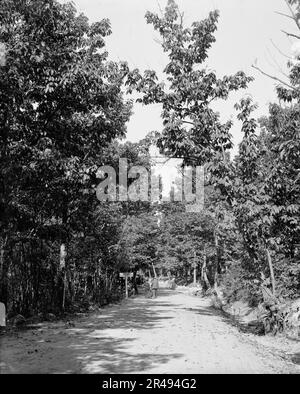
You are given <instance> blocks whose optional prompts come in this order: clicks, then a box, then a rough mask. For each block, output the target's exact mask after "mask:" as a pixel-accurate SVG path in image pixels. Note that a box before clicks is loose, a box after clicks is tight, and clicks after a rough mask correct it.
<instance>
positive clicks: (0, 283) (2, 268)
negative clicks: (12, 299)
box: [0, 237, 9, 310]
mask: <svg viewBox="0 0 300 394" xmlns="http://www.w3.org/2000/svg"><path fill="white" fill-rule="evenodd" d="M6 244H7V237H5V238H3V237H0V302H3V304H4V305H5V307H6V310H8V305H7V304H8V270H9V259H6V258H5V247H6Z"/></svg>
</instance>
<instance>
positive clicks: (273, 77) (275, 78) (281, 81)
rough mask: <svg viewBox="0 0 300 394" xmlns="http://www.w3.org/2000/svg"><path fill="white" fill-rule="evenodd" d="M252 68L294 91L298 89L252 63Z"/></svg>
mask: <svg viewBox="0 0 300 394" xmlns="http://www.w3.org/2000/svg"><path fill="white" fill-rule="evenodd" d="M252 68H254V69H255V70H257V71H259V72H260V73H261V74H263V75H265V76H266V77H268V78H271V79H273V80H274V81H277V82H280V83H282V84H283V85H285V86H287V87H288V88H289V89H292V90H295V91H296V92H298V89H297V88H295V87H294V86H292V85H289V84H288V83H286V82H284V81H283V80H282V79H279V78H277V77H275V76H273V75H270V74H268V73H266V72H265V71H263V70H262V69H261V68H259V67H257V66H254V65H253V64H252Z"/></svg>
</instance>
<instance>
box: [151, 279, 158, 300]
mask: <svg viewBox="0 0 300 394" xmlns="http://www.w3.org/2000/svg"><path fill="white" fill-rule="evenodd" d="M151 288H152V297H153V298H156V297H157V290H158V288H159V285H158V279H157V278H154V279H153V280H152V286H151Z"/></svg>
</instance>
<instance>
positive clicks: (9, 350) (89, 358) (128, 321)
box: [0, 290, 300, 374]
mask: <svg viewBox="0 0 300 394" xmlns="http://www.w3.org/2000/svg"><path fill="white" fill-rule="evenodd" d="M0 341H1V342H0V350H1V356H0V368H1V373H121V374H125V373H126V374H128V373H176V374H177V373H178V374H180V373H255V374H262V373H297V372H298V373H299V372H300V361H299V363H298V362H297V360H298V359H297V357H299V355H300V346H299V342H295V348H294V349H293V354H294V356H295V357H296V358H295V359H294V360H296V361H295V362H294V363H293V362H289V361H287V360H284V359H283V358H281V357H279V356H278V355H276V354H273V353H272V352H271V351H270V349H269V348H266V347H264V346H263V345H262V344H261V343H258V342H256V341H255V339H253V336H251V335H246V334H243V333H241V332H239V331H238V329H237V328H236V327H234V326H233V325H231V324H230V322H228V321H227V320H226V319H225V318H224V317H223V316H222V315H221V314H219V313H216V312H215V311H214V310H213V309H211V308H210V305H209V301H208V300H207V299H201V298H197V297H191V296H188V295H187V294H183V293H180V292H178V291H169V290H160V294H159V297H158V298H157V299H155V300H152V299H146V298H144V297H142V296H141V297H137V298H135V299H130V300H128V301H124V302H123V303H122V304H120V305H115V306H111V307H107V308H105V309H103V310H101V311H100V312H97V313H93V314H89V315H88V316H82V317H80V318H78V319H76V320H75V321H74V324H73V323H71V324H66V323H65V322H56V323H46V324H43V325H41V326H40V327H39V328H38V329H31V330H26V331H21V332H18V333H14V334H10V335H5V336H2V337H1V339H0Z"/></svg>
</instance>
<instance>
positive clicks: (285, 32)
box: [281, 30, 300, 40]
mask: <svg viewBox="0 0 300 394" xmlns="http://www.w3.org/2000/svg"><path fill="white" fill-rule="evenodd" d="M281 31H282V33H284V34H286V35H287V36H288V37H294V38H297V39H298V40H300V36H298V35H297V34H293V33H288V32H287V31H284V30H281Z"/></svg>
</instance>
